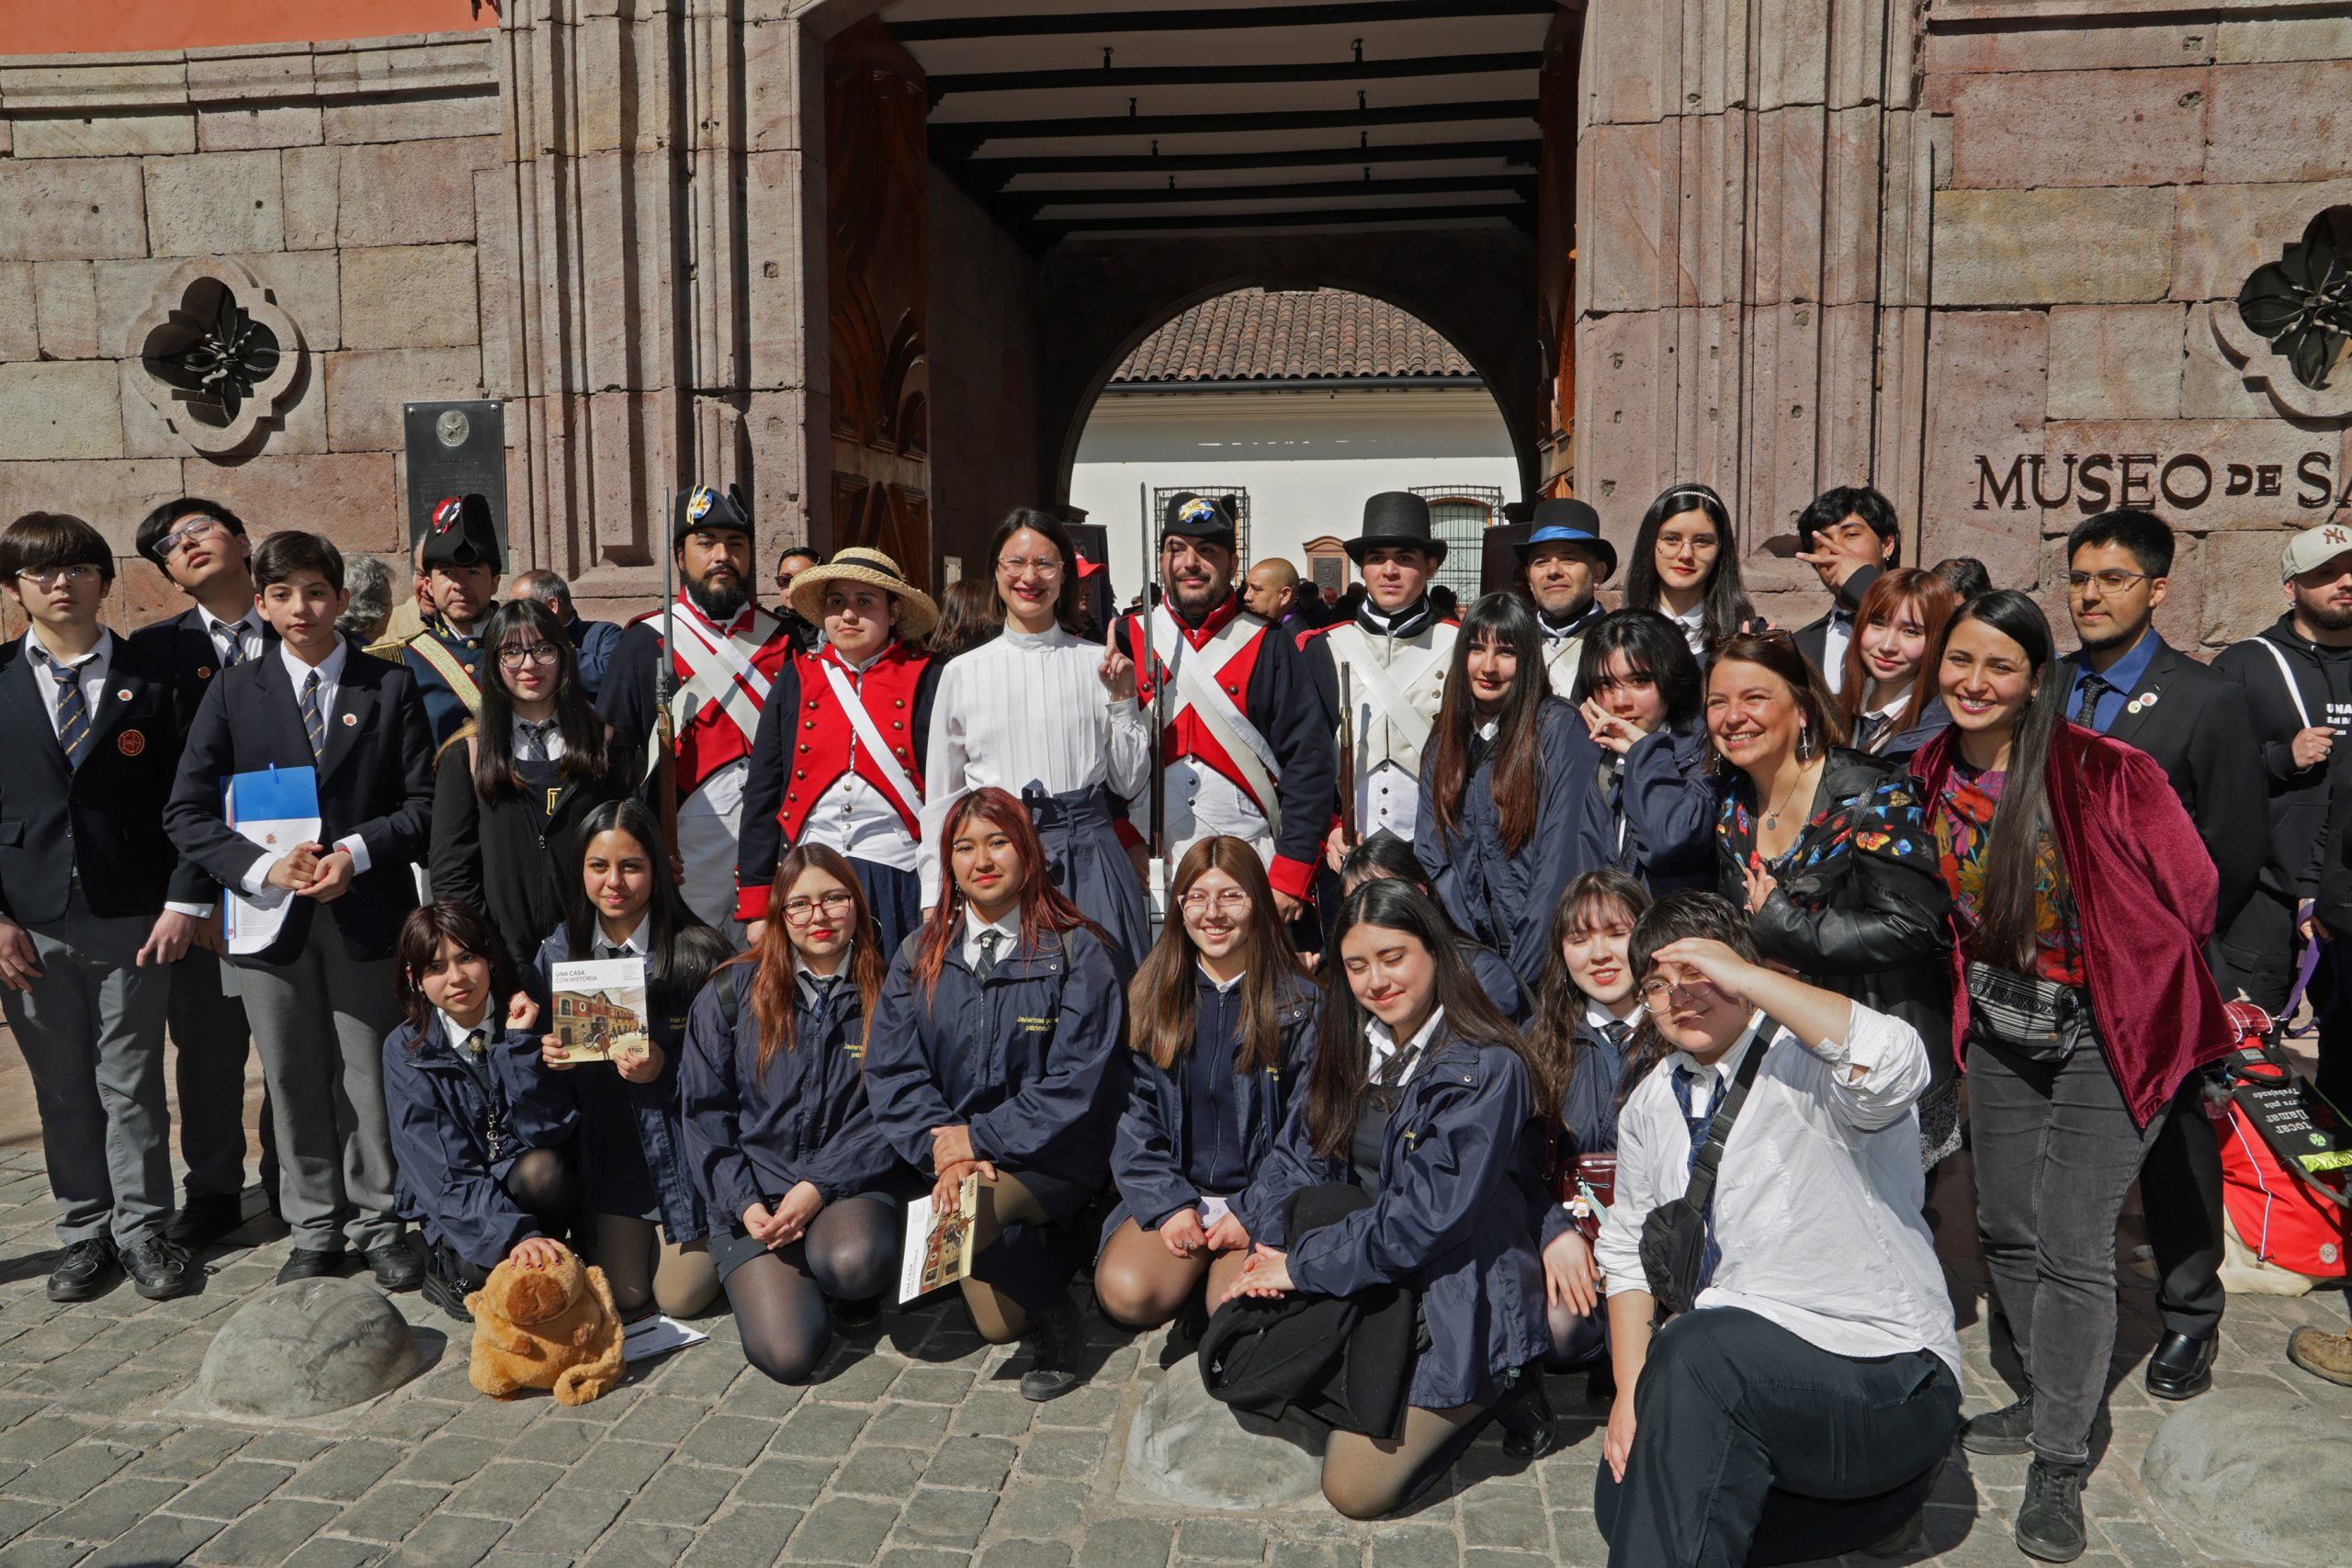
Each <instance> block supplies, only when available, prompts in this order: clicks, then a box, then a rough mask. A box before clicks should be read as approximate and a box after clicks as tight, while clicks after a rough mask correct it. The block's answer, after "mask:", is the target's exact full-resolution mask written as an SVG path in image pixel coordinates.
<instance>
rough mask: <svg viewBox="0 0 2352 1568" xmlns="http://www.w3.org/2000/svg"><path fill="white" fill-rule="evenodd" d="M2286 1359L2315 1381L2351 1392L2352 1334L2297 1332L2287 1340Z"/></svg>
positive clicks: (2321, 1331)
mask: <svg viewBox="0 0 2352 1568" xmlns="http://www.w3.org/2000/svg"><path fill="white" fill-rule="evenodd" d="M2287 1359H2289V1360H2290V1361H2292V1362H2294V1363H2295V1365H2297V1366H2299V1367H2301V1368H2302V1369H2303V1371H2307V1372H2309V1373H2311V1374H2312V1376H2313V1377H2315V1378H2325V1379H2326V1380H2327V1381H2328V1382H2334V1383H2342V1384H2343V1385H2344V1386H2345V1387H2346V1388H2352V1334H2329V1333H2327V1332H2325V1331H2324V1330H2323V1329H2317V1328H2298V1329H2297V1330H2295V1332H2294V1333H2292V1334H2290V1335H2289V1336H2288V1337H2287Z"/></svg>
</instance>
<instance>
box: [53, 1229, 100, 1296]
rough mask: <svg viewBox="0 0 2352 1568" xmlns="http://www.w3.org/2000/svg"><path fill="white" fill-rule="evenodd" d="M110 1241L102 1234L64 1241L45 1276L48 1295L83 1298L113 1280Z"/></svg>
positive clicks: (91, 1294)
mask: <svg viewBox="0 0 2352 1568" xmlns="http://www.w3.org/2000/svg"><path fill="white" fill-rule="evenodd" d="M114 1268H115V1256H114V1243H113V1242H111V1241H109V1240H107V1238H106V1237H105V1236H102V1235H101V1236H93V1237H92V1238H91V1239H90V1240H88V1241H77V1242H73V1243H70V1244H68V1245H67V1247H66V1248H65V1256H64V1257H63V1258H60V1259H58V1263H57V1267H56V1268H55V1269H52V1270H51V1272H50V1276H49V1299H50V1300H51V1301H53V1302H86V1301H88V1300H90V1299H91V1298H92V1297H93V1296H96V1295H99V1294H101V1293H103V1292H105V1291H106V1289H107V1286H109V1285H111V1284H113V1283H114Z"/></svg>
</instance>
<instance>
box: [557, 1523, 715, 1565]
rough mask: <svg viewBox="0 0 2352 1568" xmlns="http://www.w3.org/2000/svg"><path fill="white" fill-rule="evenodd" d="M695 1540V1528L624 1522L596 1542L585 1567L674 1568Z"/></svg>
mask: <svg viewBox="0 0 2352 1568" xmlns="http://www.w3.org/2000/svg"><path fill="white" fill-rule="evenodd" d="M693 1540H694V1532H693V1531H691V1530H684V1529H671V1528H665V1527H662V1526H659V1525H628V1524H624V1525H621V1526H619V1527H617V1528H616V1529H614V1530H613V1531H612V1533H611V1534H609V1535H607V1536H605V1539H604V1540H600V1541H598V1542H597V1543H596V1550H595V1551H593V1552H591V1553H590V1554H589V1556H588V1558H587V1561H586V1562H585V1564H584V1568H670V1564H672V1563H673V1562H677V1561H678V1559H679V1558H680V1557H682V1556H684V1553H685V1550H686V1547H687V1546H688V1545H689V1544H690V1543H691V1542H692V1541H693Z"/></svg>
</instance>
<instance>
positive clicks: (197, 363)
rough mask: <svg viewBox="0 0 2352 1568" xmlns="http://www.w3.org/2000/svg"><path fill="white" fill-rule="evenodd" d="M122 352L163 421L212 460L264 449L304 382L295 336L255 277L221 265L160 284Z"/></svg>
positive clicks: (207, 261) (203, 261)
mask: <svg viewBox="0 0 2352 1568" xmlns="http://www.w3.org/2000/svg"><path fill="white" fill-rule="evenodd" d="M125 347H126V351H127V357H129V358H130V359H133V360H135V361H137V362H138V366H139V374H138V375H137V376H136V378H135V379H136V380H137V382H138V383H139V389H140V390H141V392H143V393H145V394H146V397H147V400H148V401H149V402H151V403H153V404H154V405H155V412H157V413H158V414H161V415H162V416H163V419H164V423H166V424H168V425H170V426H171V427H172V429H173V430H174V431H175V432H176V433H177V434H178V435H179V437H180V438H181V439H182V440H184V441H186V442H187V444H188V445H189V446H193V447H195V448H196V449H197V450H198V451H199V452H204V453H208V454H211V455H213V456H216V457H218V456H226V455H228V454H231V453H236V452H243V451H247V450H250V449H252V448H254V447H257V446H260V445H261V444H262V443H263V442H265V441H266V440H267V439H268V432H269V431H271V430H275V429H277V427H278V425H279V423H280V419H279V411H280V409H281V407H282V406H283V405H284V403H285V402H286V401H287V400H288V397H289V396H290V395H291V393H292V392H293V389H294V388H295V386H296V385H297V384H298V383H299V382H300V379H301V372H302V355H303V349H302V333H301V331H300V328H298V327H296V326H295V324H294V322H293V321H292V319H291V318H289V317H288V315H287V314H286V312H285V311H283V310H279V309H278V308H277V301H276V300H275V299H272V298H271V297H270V293H269V291H268V290H267V289H266V288H263V287H262V285H261V282H260V280H259V279H257V278H255V277H254V275H253V274H252V273H250V272H247V271H246V270H245V269H244V268H243V267H242V266H240V265H237V264H236V263H235V262H232V261H223V260H220V258H218V257H209V256H207V257H198V259H196V260H194V261H190V262H188V263H187V264H185V265H182V266H180V267H179V268H178V269H177V270H175V272H174V273H173V274H172V276H170V277H169V278H166V279H165V280H164V286H163V287H162V288H158V289H157V290H155V294H154V298H153V299H152V300H151V301H150V302H149V304H148V307H147V309H146V310H144V311H142V312H141V314H140V316H139V319H138V320H137V321H133V322H132V323H131V326H130V341H129V343H128V344H126V345H125Z"/></svg>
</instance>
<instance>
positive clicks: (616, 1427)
mask: <svg viewBox="0 0 2352 1568" xmlns="http://www.w3.org/2000/svg"><path fill="white" fill-rule="evenodd" d="M706 1410H707V1406H706V1405H704V1404H702V1403H701V1402H699V1401H696V1400H691V1399H673V1398H670V1397H668V1396H667V1395H664V1394H659V1393H649V1394H644V1395H642V1396H640V1397H639V1400H638V1402H637V1404H636V1406H635V1408H633V1409H631V1410H630V1411H629V1413H628V1415H626V1416H622V1417H621V1418H620V1419H619V1420H618V1421H616V1422H614V1423H613V1430H612V1435H613V1436H614V1437H616V1438H628V1439H629V1440H630V1441H632V1442H640V1443H660V1444H662V1446H663V1447H665V1448H668V1447H674V1446H675V1445H676V1444H677V1442H678V1440H679V1439H680V1438H684V1436H685V1435H686V1434H687V1433H688V1432H691V1431H693V1430H694V1429H695V1425H696V1424H697V1423H698V1422H700V1421H701V1420H702V1418H703V1416H704V1414H705V1412H706Z"/></svg>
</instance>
